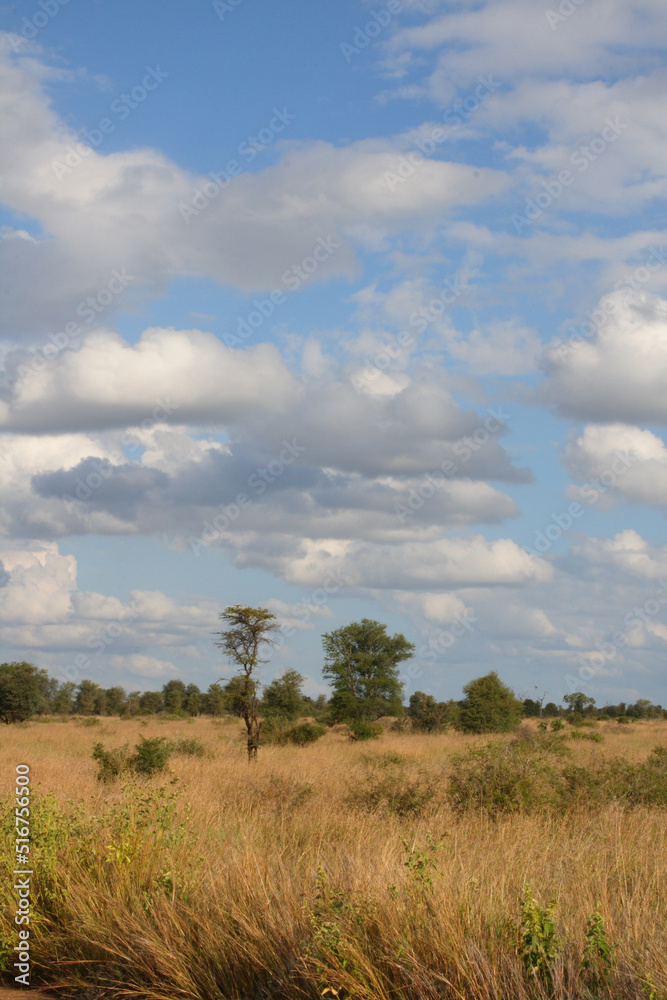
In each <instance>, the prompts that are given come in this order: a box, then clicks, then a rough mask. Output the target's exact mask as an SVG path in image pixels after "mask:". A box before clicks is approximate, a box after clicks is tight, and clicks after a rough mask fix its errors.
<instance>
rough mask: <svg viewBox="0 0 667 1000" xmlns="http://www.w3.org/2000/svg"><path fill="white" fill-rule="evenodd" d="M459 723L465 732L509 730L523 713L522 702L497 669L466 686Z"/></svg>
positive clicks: (504, 731) (503, 731) (499, 731)
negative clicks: (499, 675) (504, 681)
mask: <svg viewBox="0 0 667 1000" xmlns="http://www.w3.org/2000/svg"><path fill="white" fill-rule="evenodd" d="M463 693H464V694H465V698H464V699H463V701H461V702H460V706H461V715H460V720H459V726H460V728H461V729H462V730H463V732H464V733H507V732H510V730H512V729H514V728H515V726H516V725H517V723H518V722H519V720H520V719H521V716H522V714H523V705H522V703H521V702H520V701H519V699H518V698H516V697H515V695H514V692H513V691H512V689H511V688H509V687H508V686H507V685H506V684H503V682H502V681H501V680H500V678H499V677H498V674H497V673H496V672H495V670H492V671H491V673H490V674H486V676H485V677H478V678H477V679H476V680H473V681H470V683H469V684H466V685H465V687H464V688H463Z"/></svg>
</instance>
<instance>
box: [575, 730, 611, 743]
mask: <svg viewBox="0 0 667 1000" xmlns="http://www.w3.org/2000/svg"><path fill="white" fill-rule="evenodd" d="M570 739H571V740H592V742H593V743H602V740H603V736H602V733H584V732H583V731H582V730H581V729H573V730H572V732H571V733H570Z"/></svg>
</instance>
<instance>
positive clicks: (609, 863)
mask: <svg viewBox="0 0 667 1000" xmlns="http://www.w3.org/2000/svg"><path fill="white" fill-rule="evenodd" d="M525 726H529V723H525ZM533 728H534V726H533ZM597 731H598V732H599V733H601V734H602V737H603V739H602V742H599V743H595V742H592V741H590V740H584V739H582V740H576V741H575V740H571V739H569V733H568V734H567V735H568V741H569V742H568V746H569V747H570V748H571V751H572V754H573V757H572V761H574V762H576V763H579V764H582V765H586V766H595V765H596V763H598V762H599V761H600V759H610V758H613V757H623V758H625V759H627V760H630V761H633V762H641V761H644V760H646V759H647V757H648V755H649V754H650V752H651V750H652V749H653V748H654V747H656V746H663V747H667V722H663V721H660V722H653V721H646V722H636V723H633V724H632V725H628V726H620V725H618V724H616V723H613V722H606V723H601V724H599V725H598V727H597ZM239 735H240V730H239V727H238V726H237V724H236V722H232V723H230V722H226V723H225V722H222V721H217V720H211V719H203V718H200V719H196V720H194V721H192V722H188V721H187V720H179V721H174V722H167V721H158V719H149V720H147V721H146V720H143V721H140V720H127V721H126V720H120V719H102V720H100V721H99V722H97V723H96V724H93V725H86V724H84V720H74V719H70V720H69V721H55V720H54V721H50V722H32V723H29V724H25V725H23V726H19V727H3V731H2V732H1V733H0V761H1V763H2V772H1V773H2V774H3V775H5V776H6V777H5V779H4V789H5V791H4V795H3V798H4V800H5V802H6V803H7V805H8V806H10V807H11V808H12V812H13V804H14V803H13V799H10V797H9V796H10V794H11V792H12V789H13V785H12V781H13V775H14V773H15V772H14V769H15V766H16V764H18V763H27V764H28V765H29V766H30V769H31V778H32V787H33V794H34V799H35V801H34V803H33V806H32V813H33V816H32V821H33V848H32V855H31V858H32V863H33V867H34V870H35V883H34V886H35V892H36V896H35V898H34V899H33V906H34V913H35V920H34V921H33V923H32V924H31V935H32V938H33V939H34V954H33V971H34V973H35V978H34V981H35V982H37V981H38V980H39V981H41V982H43V983H44V984H48V985H49V986H52V987H58V988H59V989H60V990H61V991H62V994H63V995H67V996H69V995H70V994H71V993H72V992H73V991H75V990H76V989H77V988H79V989H83V988H84V987H86V986H88V987H89V986H91V984H94V985H95V986H96V989H97V990H99V991H100V992H99V993H98V992H94V993H91V992H89V993H87V994H86V995H87V996H93V995H95V996H98V995H99V996H102V995H109V996H124V997H142V998H150V1000H158V998H170V1000H171V998H188V1000H189V998H201V1000H218V998H219V1000H222V998H229V1000H231V998H268V997H279V998H297V997H312V998H315V997H340V998H343V997H345V998H358V1000H362V998H363V1000H370V998H377V1000H390V998H392V1000H393V998H405V1000H431V998H442V997H451V998H461V1000H463V998H466V1000H468V998H470V1000H490V998H495V1000H501V998H502V1000H515V998H516V1000H519V998H521V1000H523V998H538V997H539V998H547V997H556V998H559V1000H565V998H567V1000H573V998H574V1000H576V998H582V1000H583V998H592V997H618V998H624V1000H626V998H628V1000H632V998H640V997H642V998H645V1000H651V998H652V1000H663V998H665V997H667V823H666V819H667V813H666V812H665V810H664V809H663V808H660V807H658V806H655V807H653V806H645V805H634V806H631V805H628V804H627V803H623V802H618V801H617V802H607V803H602V804H600V803H597V804H596V803H595V802H590V803H588V802H586V800H585V799H582V798H581V797H579V798H578V799H577V801H576V803H573V804H572V807H571V808H559V809H538V808H536V809H535V810H527V811H519V812H516V813H513V814H510V815H498V816H495V817H494V816H489V815H488V814H487V813H484V812H481V811H479V810H472V811H467V812H455V811H454V810H453V809H452V806H451V804H450V803H449V801H448V798H447V794H446V792H447V786H448V774H449V772H450V769H451V760H452V757H453V756H454V755H455V754H460V753H461V752H465V751H466V750H467V749H469V748H470V747H471V746H479V745H482V744H484V743H486V742H488V740H487V739H486V738H481V737H471V736H462V735H461V734H458V733H445V734H441V735H430V736H427V735H423V736H422V735H415V734H401V733H394V732H385V734H384V735H383V736H382V737H381V738H380V739H379V740H373V741H368V742H365V743H352V742H351V741H350V740H349V739H348V738H347V737H346V735H345V733H344V732H343V731H342V730H341V728H340V727H339V728H338V730H332V731H329V732H327V734H326V736H324V737H323V738H322V739H321V740H319V741H318V742H317V743H314V744H312V745H309V746H306V747H294V746H291V747H264V748H262V749H261V751H260V755H259V760H258V761H257V763H255V764H253V765H249V764H248V763H247V761H246V759H245V755H244V747H243V743H242V741H241V740H240V739H239ZM140 736H145V737H153V736H167V737H169V738H170V739H181V738H183V737H187V738H190V737H193V736H197V737H199V738H200V739H201V740H203V741H204V743H205V744H206V755H205V756H203V757H194V756H187V755H174V756H173V757H172V758H171V759H170V761H169V768H168V772H167V773H166V774H165V775H162V776H158V777H155V778H152V779H150V780H137V781H135V782H134V783H132V782H130V783H125V782H124V783H123V784H121V782H120V781H118V780H117V781H115V782H110V783H107V784H105V783H101V782H99V781H98V780H97V778H96V774H97V764H96V762H95V761H94V760H93V759H92V758H91V753H92V748H93V745H94V743H95V742H97V741H101V742H102V743H104V744H105V746H107V747H117V746H120V745H122V744H125V743H129V744H130V745H132V746H133V745H134V744H135V743H137V741H138V739H139V737H140ZM495 739H496V740H497V741H499V742H500V743H504V744H507V743H508V742H509V740H510V737H507V736H504V737H496V738H495ZM393 790H394V791H396V793H397V797H396V798H392V795H393ZM8 815H9V814H8V812H7V808H5V818H3V826H4V827H5V831H6V835H5V836H4V837H3V841H4V845H3V848H4V856H3V858H4V862H5V863H6V864H7V863H8V864H10V865H12V866H13V856H12V854H11V853H10V850H9V848H10V847H11V846H13V844H12V842H11V841H10V837H11V836H12V835H11V833H10V832H9V826H8V823H7V816H8ZM9 822H10V823H11V822H13V819H12V817H11V816H9ZM10 870H11V869H10ZM4 884H5V888H4V890H3V891H4V899H3V906H2V912H3V917H2V919H3V924H2V937H3V947H4V949H5V954H6V953H7V949H8V948H11V947H13V945H14V943H15V937H16V934H15V927H14V925H13V922H12V921H13V914H14V911H15V909H16V900H15V898H14V895H13V891H12V889H11V881H7V880H5V883H4ZM526 886H528V887H530V890H531V891H532V894H533V896H534V897H535V899H536V900H537V902H538V904H539V905H538V911H539V912H540V913H542V915H544V912H545V911H544V907H546V906H547V904H549V902H550V901H552V900H554V901H555V911H554V912H555V917H554V924H555V928H554V931H555V938H553V937H552V938H551V944H549V942H548V941H547V938H548V936H549V932H548V928H546V929H544V928H543V931H544V934H543V937H544V941H545V942H546V944H545V945H544V947H545V948H546V950H547V952H548V950H549V948H551V949H552V954H551V959H550V961H549V970H548V972H545V971H544V968H542V967H540V964H539V961H536V963H535V964H534V966H533V967H535V969H536V971H535V972H534V973H531V971H530V963H528V964H527V960H526V957H525V954H526V941H525V932H526V929H527V925H526V919H527V918H526V916H525V912H524V916H523V917H522V909H521V903H522V899H525V896H526ZM598 903H599V904H600V913H601V915H602V917H603V919H604V928H605V929H604V932H603V944H604V942H606V943H607V944H609V945H611V947H612V948H613V955H612V957H611V958H610V959H609V960H608V961H602V960H599V961H598V964H597V965H595V964H594V963H593V965H591V955H590V945H589V952H588V953H587V952H586V950H585V949H586V933H587V928H589V927H590V918H591V916H592V914H593V913H594V912H595V909H596V906H597V904H598ZM522 922H523V931H524V938H523V942H522ZM531 926H533V930H534V929H535V925H531ZM528 930H530V927H529V928H528ZM538 937H539V935H538ZM589 939H590V934H589ZM537 947H538V952H539V941H538V945H537ZM599 955H600V949H599V948H598V959H599ZM587 956H588V957H587ZM586 962H588V967H586ZM6 975H8V974H7V973H6ZM8 981H9V980H8ZM105 990H107V991H108V993H105V992H104V991H105Z"/></svg>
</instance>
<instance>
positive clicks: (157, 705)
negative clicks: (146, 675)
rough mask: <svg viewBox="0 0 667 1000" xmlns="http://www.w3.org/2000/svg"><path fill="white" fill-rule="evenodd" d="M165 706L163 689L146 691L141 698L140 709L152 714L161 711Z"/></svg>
mask: <svg viewBox="0 0 667 1000" xmlns="http://www.w3.org/2000/svg"><path fill="white" fill-rule="evenodd" d="M163 708H164V697H163V695H162V691H144V693H143V694H142V695H141V697H140V698H139V711H141V712H144V713H146V714H148V713H150V714H151V715H153V714H155V713H157V712H161V711H162V710H163Z"/></svg>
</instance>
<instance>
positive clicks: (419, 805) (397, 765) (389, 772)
mask: <svg viewBox="0 0 667 1000" xmlns="http://www.w3.org/2000/svg"><path fill="white" fill-rule="evenodd" d="M362 762H363V765H364V767H365V771H366V773H365V775H364V778H363V779H362V780H361V781H360V782H358V783H357V784H355V785H354V786H352V787H351V788H350V790H349V793H348V797H347V801H348V803H349V805H351V806H352V807H353V808H355V809H360V810H362V811H363V812H380V813H391V814H392V815H394V816H421V815H423V814H424V813H425V812H426V811H427V809H428V807H429V805H430V804H431V802H432V801H433V799H434V797H435V794H436V791H437V786H436V782H435V781H434V780H433V779H432V778H429V777H428V776H426V775H425V774H423V772H422V771H420V770H417V771H413V772H412V773H407V772H406V770H405V768H406V764H407V760H406V759H405V758H404V757H401V755H400V754H394V753H387V754H378V755H373V756H367V757H363V758H362Z"/></svg>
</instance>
